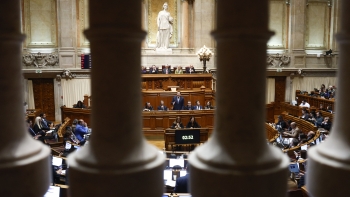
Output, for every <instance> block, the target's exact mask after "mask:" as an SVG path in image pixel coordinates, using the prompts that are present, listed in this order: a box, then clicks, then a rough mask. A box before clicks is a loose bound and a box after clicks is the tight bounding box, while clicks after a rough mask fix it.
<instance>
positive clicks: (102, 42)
mask: <svg viewBox="0 0 350 197" xmlns="http://www.w3.org/2000/svg"><path fill="white" fill-rule="evenodd" d="M140 5H141V0H138V1H124V0H116V1H110V0H90V4H89V10H90V29H88V30H87V31H86V32H85V34H86V37H87V38H88V39H89V40H90V43H91V56H92V58H93V66H92V70H91V83H92V84H91V87H92V89H91V92H92V97H93V101H92V102H93V103H92V116H91V120H92V125H89V126H91V127H92V128H93V134H92V136H91V140H90V141H89V144H87V145H86V146H85V147H83V148H82V149H81V150H79V151H77V152H75V153H73V154H72V155H70V157H68V162H69V165H70V195H71V196H74V197H79V196H84V197H89V196H92V197H95V196H106V197H108V196H140V195H142V196H161V195H162V193H163V185H164V181H163V169H164V162H165V159H164V155H162V154H161V153H160V152H159V151H158V149H156V148H155V147H153V146H151V145H149V144H148V143H147V142H146V140H145V139H144V137H143V133H142V119H141V117H142V115H141V111H142V106H141V74H140V65H141V50H140V46H141V41H142V39H143V38H144V37H145V35H146V33H145V32H144V31H142V30H141V6H140ZM112 62H117V64H114V63H112ZM117 84H123V85H122V86H120V85H118V87H120V88H118V89H116V88H114V87H115V85H117ZM135 188H137V189H135Z"/></svg>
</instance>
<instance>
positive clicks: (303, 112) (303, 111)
mask: <svg viewBox="0 0 350 197" xmlns="http://www.w3.org/2000/svg"><path fill="white" fill-rule="evenodd" d="M301 113H302V114H308V113H309V112H308V111H307V110H306V109H302V110H301Z"/></svg>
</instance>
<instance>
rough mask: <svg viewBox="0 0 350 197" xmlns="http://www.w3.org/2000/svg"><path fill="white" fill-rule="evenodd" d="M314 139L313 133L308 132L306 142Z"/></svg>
mask: <svg viewBox="0 0 350 197" xmlns="http://www.w3.org/2000/svg"><path fill="white" fill-rule="evenodd" d="M314 137H315V132H313V131H309V133H307V138H306V140H307V141H309V140H311V139H313V138H314Z"/></svg>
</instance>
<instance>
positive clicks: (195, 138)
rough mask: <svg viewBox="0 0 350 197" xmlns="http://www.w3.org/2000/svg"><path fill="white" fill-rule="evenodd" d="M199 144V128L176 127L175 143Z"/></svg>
mask: <svg viewBox="0 0 350 197" xmlns="http://www.w3.org/2000/svg"><path fill="white" fill-rule="evenodd" d="M197 143H198V144H199V143H200V130H199V129H176V131H175V144H197Z"/></svg>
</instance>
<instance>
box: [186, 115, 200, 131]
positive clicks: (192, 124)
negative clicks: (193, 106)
mask: <svg viewBox="0 0 350 197" xmlns="http://www.w3.org/2000/svg"><path fill="white" fill-rule="evenodd" d="M186 128H191V129H192V128H201V126H200V125H199V124H198V123H197V121H196V118H195V117H194V116H191V118H190V121H189V122H188V123H187V126H186Z"/></svg>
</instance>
